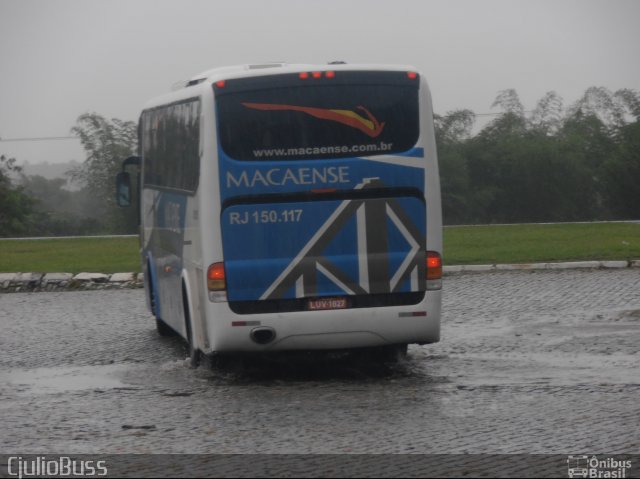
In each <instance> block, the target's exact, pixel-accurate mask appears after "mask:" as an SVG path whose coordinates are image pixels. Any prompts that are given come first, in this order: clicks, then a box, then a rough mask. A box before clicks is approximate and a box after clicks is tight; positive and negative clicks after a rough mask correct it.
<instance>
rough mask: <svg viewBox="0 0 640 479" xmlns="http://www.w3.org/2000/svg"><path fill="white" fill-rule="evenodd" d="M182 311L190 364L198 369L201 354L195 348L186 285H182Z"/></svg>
mask: <svg viewBox="0 0 640 479" xmlns="http://www.w3.org/2000/svg"><path fill="white" fill-rule="evenodd" d="M182 309H183V310H184V323H185V331H186V336H187V337H186V339H187V349H188V352H189V363H190V365H191V367H192V368H197V367H198V366H199V365H200V361H201V354H202V353H201V352H200V350H199V349H198V348H197V347H195V340H194V336H193V323H192V321H191V314H190V313H189V298H188V297H187V289H186V288H185V286H184V284H183V285H182Z"/></svg>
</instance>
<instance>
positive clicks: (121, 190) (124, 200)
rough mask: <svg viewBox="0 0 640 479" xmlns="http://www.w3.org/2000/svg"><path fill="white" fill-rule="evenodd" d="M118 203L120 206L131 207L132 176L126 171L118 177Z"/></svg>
mask: <svg viewBox="0 0 640 479" xmlns="http://www.w3.org/2000/svg"><path fill="white" fill-rule="evenodd" d="M116 202H117V203H118V206H122V207H127V206H131V176H130V175H129V173H127V172H126V171H121V172H120V173H118V174H117V175H116Z"/></svg>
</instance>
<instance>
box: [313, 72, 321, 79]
mask: <svg viewBox="0 0 640 479" xmlns="http://www.w3.org/2000/svg"><path fill="white" fill-rule="evenodd" d="M311 76H312V77H313V78H322V72H312V73H311Z"/></svg>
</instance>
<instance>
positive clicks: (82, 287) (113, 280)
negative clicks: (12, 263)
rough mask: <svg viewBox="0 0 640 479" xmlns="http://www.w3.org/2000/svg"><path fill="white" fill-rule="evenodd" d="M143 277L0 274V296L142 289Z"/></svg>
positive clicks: (136, 275)
mask: <svg viewBox="0 0 640 479" xmlns="http://www.w3.org/2000/svg"><path fill="white" fill-rule="evenodd" d="M143 282H144V276H143V274H142V273H138V274H136V273H113V274H104V273H79V274H75V275H74V274H72V273H0V293H34V292H43V291H47V292H52V291H91V290H103V289H134V288H142V286H143V284H144V283H143Z"/></svg>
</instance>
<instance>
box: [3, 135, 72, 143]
mask: <svg viewBox="0 0 640 479" xmlns="http://www.w3.org/2000/svg"><path fill="white" fill-rule="evenodd" d="M79 139H80V138H78V137H77V136H37V137H25V138H0V141H2V142H9V141H57V140H79Z"/></svg>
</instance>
